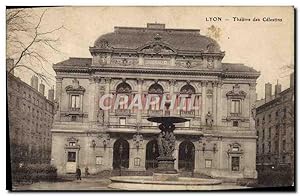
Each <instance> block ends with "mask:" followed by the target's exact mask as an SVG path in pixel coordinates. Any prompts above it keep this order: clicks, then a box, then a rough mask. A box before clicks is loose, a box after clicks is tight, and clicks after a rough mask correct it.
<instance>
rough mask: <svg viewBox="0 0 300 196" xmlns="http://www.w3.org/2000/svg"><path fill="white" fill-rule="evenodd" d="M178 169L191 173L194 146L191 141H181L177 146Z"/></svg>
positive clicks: (193, 161)
mask: <svg viewBox="0 0 300 196" xmlns="http://www.w3.org/2000/svg"><path fill="white" fill-rule="evenodd" d="M178 153H179V154H178V159H179V161H178V169H179V170H183V171H193V170H194V163H195V146H194V144H193V143H192V142H191V141H183V142H182V143H181V144H180V145H179V152H178Z"/></svg>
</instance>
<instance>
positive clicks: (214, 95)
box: [212, 82, 217, 125]
mask: <svg viewBox="0 0 300 196" xmlns="http://www.w3.org/2000/svg"><path fill="white" fill-rule="evenodd" d="M212 85H213V100H212V103H213V105H212V106H213V107H212V108H213V111H212V112H213V120H214V123H213V124H214V125H216V124H217V83H216V82H214V83H212Z"/></svg>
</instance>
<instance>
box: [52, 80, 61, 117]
mask: <svg viewBox="0 0 300 196" xmlns="http://www.w3.org/2000/svg"><path fill="white" fill-rule="evenodd" d="M62 80H63V79H62V78H61V77H56V96H55V100H56V102H57V104H58V108H54V109H55V110H57V111H56V114H55V121H60V112H61V97H62Z"/></svg>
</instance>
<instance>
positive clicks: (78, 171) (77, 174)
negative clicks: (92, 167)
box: [76, 167, 81, 180]
mask: <svg viewBox="0 0 300 196" xmlns="http://www.w3.org/2000/svg"><path fill="white" fill-rule="evenodd" d="M76 178H77V180H81V170H80V168H79V167H77V169H76Z"/></svg>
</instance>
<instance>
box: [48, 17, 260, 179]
mask: <svg viewBox="0 0 300 196" xmlns="http://www.w3.org/2000/svg"><path fill="white" fill-rule="evenodd" d="M89 50H90V53H91V55H92V58H69V59H67V60H65V61H62V62H59V63H57V64H54V65H53V68H54V70H55V72H56V75H57V76H56V92H57V93H56V102H57V111H56V114H55V120H54V124H53V129H52V164H54V165H55V166H56V167H57V169H58V173H59V174H66V173H74V172H75V170H76V167H80V168H81V169H82V170H83V171H84V169H85V168H89V172H90V173H99V172H101V171H105V170H119V169H120V168H121V169H122V170H127V171H138V172H144V171H147V170H152V169H153V168H155V167H157V162H156V158H157V157H158V148H157V141H156V138H157V135H158V133H159V132H160V131H159V129H158V127H157V124H155V123H151V122H149V121H147V118H148V117H150V116H161V115H164V114H165V112H166V110H167V109H166V108H161V107H159V106H158V107H156V105H155V106H153V107H150V108H147V109H141V110H139V109H138V110H137V109H129V107H128V105H122V106H118V107H117V108H115V109H109V110H105V109H103V108H102V107H100V105H99V103H100V101H99V100H100V99H101V98H102V97H103V96H105V95H107V94H112V95H113V96H116V95H119V94H121V95H127V96H129V97H134V95H137V94H139V95H142V96H147V95H149V94H155V95H158V96H159V97H161V96H162V95H166V94H167V95H170V96H173V95H175V97H176V101H179V99H180V98H179V95H183V94H184V95H187V96H186V97H187V98H186V100H187V102H185V103H190V102H193V103H194V104H195V105H196V106H198V108H197V109H187V108H185V109H181V110H170V115H173V116H181V117H184V118H187V119H189V120H190V121H189V122H186V123H182V124H177V125H176V126H177V129H176V130H175V136H176V147H175V152H174V157H175V158H176V162H175V168H176V169H177V170H178V171H179V172H183V171H190V172H194V173H200V174H206V175H210V176H213V177H228V178H248V179H249V178H250V179H251V178H252V179H254V178H256V177H257V172H256V139H257V136H256V131H255V121H254V117H253V115H252V112H251V111H252V110H251V109H253V108H254V107H255V101H256V92H255V89H256V79H257V78H258V77H259V75H260V73H259V72H257V71H256V70H254V69H253V68H250V67H247V66H245V65H243V64H233V63H223V62H222V59H223V57H224V56H225V52H223V51H221V50H220V46H219V44H218V43H217V42H216V41H215V40H213V39H211V38H208V37H206V36H203V35H201V34H200V30H199V29H169V28H165V25H164V24H156V23H155V24H152V23H151V24H147V27H146V28H142V27H115V29H114V32H111V33H108V34H104V35H101V36H100V37H99V38H98V39H97V40H96V41H95V43H94V46H92V47H90V48H89ZM192 95H193V97H195V99H194V100H191V99H190V98H191V97H192ZM129 100H131V101H132V99H129Z"/></svg>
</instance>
